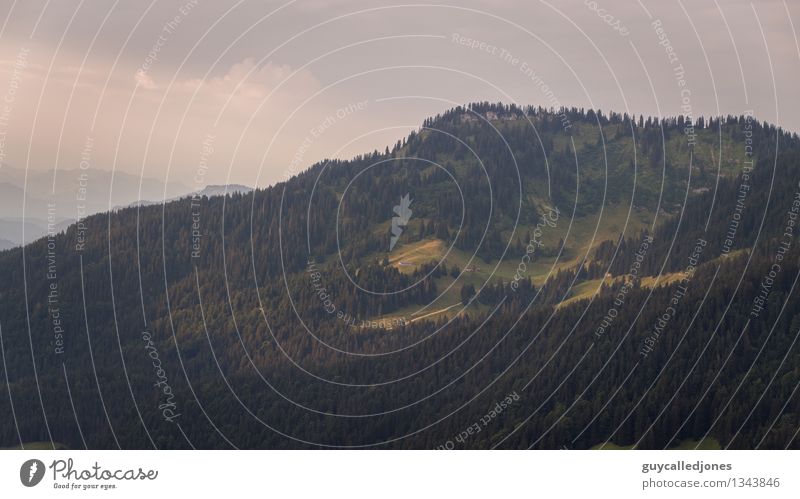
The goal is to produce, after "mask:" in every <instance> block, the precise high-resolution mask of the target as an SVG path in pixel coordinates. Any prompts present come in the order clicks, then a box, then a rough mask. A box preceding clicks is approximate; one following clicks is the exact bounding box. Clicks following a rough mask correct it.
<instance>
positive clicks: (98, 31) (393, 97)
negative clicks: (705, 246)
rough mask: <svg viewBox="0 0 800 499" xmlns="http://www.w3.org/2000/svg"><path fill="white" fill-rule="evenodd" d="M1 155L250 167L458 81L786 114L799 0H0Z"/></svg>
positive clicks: (357, 136)
mask: <svg viewBox="0 0 800 499" xmlns="http://www.w3.org/2000/svg"><path fill="white" fill-rule="evenodd" d="M0 23H2V25H0V163H2V164H5V165H9V166H13V167H17V168H32V169H50V170H54V171H57V170H69V169H76V168H83V169H92V168H99V169H107V170H112V169H113V170H121V171H124V172H128V173H133V174H137V175H144V176H148V177H154V178H158V179H161V180H165V181H178V182H182V183H183V184H185V185H187V186H189V187H191V188H192V189H193V190H194V189H201V188H202V187H205V186H206V185H209V184H224V183H241V184H246V185H250V186H258V187H265V186H268V185H272V184H274V183H276V182H279V181H281V180H285V179H286V178H288V177H289V176H291V175H292V174H295V173H298V172H300V171H302V170H304V169H305V168H308V167H309V166H310V165H312V164H313V163H314V162H316V161H319V160H321V159H324V158H330V157H339V158H348V157H352V156H354V155H356V154H359V153H364V152H369V151H372V150H374V149H379V150H383V149H384V147H386V146H387V145H390V144H393V143H395V142H396V141H397V140H398V139H401V138H402V137H404V136H406V135H407V134H408V133H409V132H410V131H411V130H414V129H416V128H417V127H419V126H420V125H421V123H422V121H423V120H424V119H425V118H427V117H429V116H433V115H435V114H437V113H440V112H443V111H444V110H446V109H449V108H451V107H454V106H457V105H461V104H465V103H468V102H473V101H492V102H496V101H502V102H504V103H517V104H521V105H534V106H544V107H551V106H554V105H566V106H569V107H572V106H576V107H585V108H589V107H591V108H594V109H602V110H604V111H608V110H614V111H617V112H628V113H630V114H637V115H638V114H644V115H653V116H673V115H677V114H691V115H693V116H699V115H704V116H712V115H727V114H743V113H749V112H752V113H753V114H754V115H755V116H756V118H757V119H759V120H762V121H769V122H772V123H777V124H778V125H780V126H782V127H784V128H787V129H789V130H792V131H798V130H800V109H798V108H799V107H800V99H798V91H797V88H798V82H799V81H800V48H798V41H797V36H796V30H795V26H797V27H798V29H800V2H798V1H797V0H758V1H752V2H751V1H739V0H692V1H689V0H668V1H656V0H641V1H639V0H596V1H589V0H563V1H556V0H552V1H550V2H547V1H536V0H525V1H511V0H491V1H490V0H471V1H470V0H467V1H459V2H455V1H451V2H445V1H442V2H438V3H437V2H435V1H434V0H431V3H414V2H400V1H388V0H372V1H359V0H329V1H325V0H297V1H289V2H282V1H274V2H273V1H233V0H213V1H211V0H156V1H153V2H151V1H149V0H117V1H113V0H103V1H100V0H52V1H47V0H20V1H12V0H0Z"/></svg>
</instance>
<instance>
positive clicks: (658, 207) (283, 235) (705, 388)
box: [0, 103, 800, 449]
mask: <svg viewBox="0 0 800 499" xmlns="http://www.w3.org/2000/svg"><path fill="white" fill-rule="evenodd" d="M799 181H800V139H798V137H797V135H796V134H790V133H787V132H785V131H783V130H781V129H779V128H776V127H774V126H771V125H769V124H766V123H760V122H758V121H756V120H755V119H753V118H752V117H749V116H738V117H733V116H732V117H726V118H721V119H716V118H715V119H703V118H700V119H697V120H696V121H694V122H692V121H690V120H688V119H685V118H683V117H679V118H669V119H655V118H649V117H641V116H629V115H625V114H622V115H620V114H616V113H611V114H604V113H601V112H599V111H593V110H583V109H561V110H546V109H541V108H520V107H516V106H506V105H502V104H489V103H479V104H473V105H471V106H468V107H459V108H455V109H452V110H449V111H447V112H446V113H444V114H442V115H440V116H436V117H433V118H430V119H428V120H426V121H425V122H424V123H423V125H422V126H421V127H420V129H419V130H417V131H415V132H414V133H412V134H410V135H409V136H408V137H405V138H403V139H402V140H400V141H398V142H397V143H396V144H394V145H393V146H391V147H387V148H386V149H385V151H383V152H379V151H375V152H373V153H368V154H364V155H362V156H359V157H356V158H353V159H351V160H347V161H345V160H330V161H323V162H320V163H318V164H316V165H313V166H312V167H310V168H309V169H308V170H306V171H304V172H303V173H301V174H299V175H297V176H294V177H292V178H291V179H288V180H287V181H285V182H282V183H279V184H277V185H275V186H271V187H268V188H263V189H257V190H255V191H253V192H251V193H247V194H234V195H229V196H227V197H223V196H217V197H210V198H209V197H202V198H199V199H198V198H195V199H192V198H186V199H183V200H179V201H174V202H170V203H167V204H164V205H156V206H140V207H133V208H126V209H121V210H117V211H113V212H111V213H108V214H100V215H95V216H92V217H90V218H87V219H86V220H83V221H81V222H80V223H79V224H76V225H72V226H70V228H69V229H68V230H67V231H66V232H65V233H61V234H58V235H57V236H55V237H52V238H49V239H48V238H45V239H42V240H39V241H37V242H34V243H32V244H30V245H28V246H26V247H24V248H17V249H13V250H8V251H2V252H0V333H1V334H0V347H2V352H1V353H2V362H3V370H2V376H3V379H4V381H7V387H8V389H7V393H6V394H4V395H2V396H0V417H2V419H3V421H5V423H4V424H3V425H2V426H0V447H12V446H18V445H23V444H25V443H29V442H40V441H47V442H50V441H53V442H57V443H58V444H62V445H65V446H67V447H70V448H83V447H89V448H117V447H121V448H153V447H157V448H191V447H197V448H229V447H239V448H306V447H318V446H323V447H327V446H333V447H340V446H341V447H373V446H375V447H390V448H437V447H441V446H443V447H447V448H451V447H455V448H491V447H498V448H547V449H553V448H565V447H566V448H591V447H595V446H598V445H600V444H604V443H606V442H610V443H613V444H615V445H619V446H637V447H640V448H665V447H676V446H679V445H690V444H691V443H692V442H698V443H704V444H705V445H711V446H715V445H719V446H722V447H726V446H729V447H731V448H754V447H759V448H784V447H790V448H800V439H797V438H796V437H797V430H798V428H800V400H798V399H800V395H798V394H797V388H798V383H800V352H799V351H798V349H800V347H799V346H798V345H797V344H796V340H797V337H798V334H799V333H800V299H798V296H797V295H798V291H797V290H796V289H795V287H796V286H795V285H796V282H797V278H798V276H800V265H799V264H798V262H800V260H799V259H798V257H800V248H799V247H800V244H799V243H800V241H798V237H797V228H796V226H795V225H796V223H797V222H798V221H797V215H798V213H800V187H799V186H798V182H799ZM404 197H406V200H405V201H404ZM470 428H471V430H469V429H470Z"/></svg>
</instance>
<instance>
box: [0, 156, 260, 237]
mask: <svg viewBox="0 0 800 499" xmlns="http://www.w3.org/2000/svg"><path fill="white" fill-rule="evenodd" d="M140 184H141V186H140ZM250 190H252V189H251V188H249V187H246V186H243V185H238V184H237V185H230V186H228V187H227V192H228V193H234V192H249V191H250ZM225 192H226V186H224V185H209V186H206V187H205V188H204V189H203V190H201V191H199V192H198V195H200V196H209V197H210V196H217V195H222V194H224V193H225ZM192 194H193V193H192V191H191V189H190V188H189V187H187V186H186V185H184V184H182V183H181V182H167V183H166V184H165V183H164V182H162V181H160V180H158V179H154V178H150V177H143V178H140V177H139V176H137V175H132V174H129V173H125V172H120V171H116V172H112V171H109V170H86V171H84V170H79V169H69V170H59V171H58V172H55V173H54V172H53V170H28V172H27V179H26V171H25V170H24V169H21V168H14V167H11V166H9V165H5V164H4V165H0V250H3V249H8V248H12V247H14V246H19V245H21V244H24V243H29V242H31V241H35V240H36V239H39V238H41V237H43V236H45V235H46V234H47V230H48V224H52V225H53V228H54V230H55V231H56V232H60V231H62V230H64V229H66V228H67V227H68V226H69V225H70V224H71V223H73V222H75V221H76V220H77V219H78V218H80V217H87V216H90V215H93V214H95V213H101V212H105V211H109V210H113V209H118V208H121V207H128V206H137V205H139V206H148V205H151V204H160V203H162V202H164V201H159V200H165V201H173V200H177V199H180V198H182V197H186V196H191V195H192Z"/></svg>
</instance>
